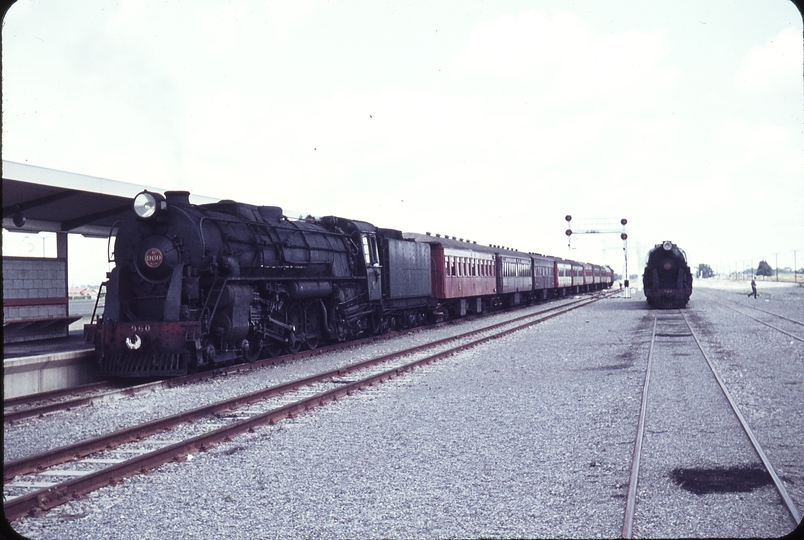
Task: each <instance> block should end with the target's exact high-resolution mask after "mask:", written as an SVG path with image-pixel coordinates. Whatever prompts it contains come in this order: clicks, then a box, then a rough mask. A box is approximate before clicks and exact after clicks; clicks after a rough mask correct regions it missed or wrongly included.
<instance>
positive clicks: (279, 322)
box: [85, 191, 432, 377]
mask: <svg viewBox="0 0 804 540" xmlns="http://www.w3.org/2000/svg"><path fill="white" fill-rule="evenodd" d="M114 261H115V267H114V269H113V270H112V271H111V272H110V273H109V275H108V280H107V281H106V282H105V283H104V287H105V289H106V303H105V309H104V312H103V315H102V316H101V317H99V318H97V319H96V318H95V316H94V315H93V322H92V323H91V324H89V325H86V327H85V339H86V341H87V342H89V343H91V344H94V345H95V348H96V350H97V351H98V356H99V363H100V371H101V373H102V374H103V375H106V376H130V377H143V376H171V375H182V374H185V373H187V372H188V371H193V370H196V369H199V368H202V367H208V366H214V365H220V364H225V363H231V362H236V361H254V360H256V359H257V358H258V357H260V356H261V355H263V354H264V355H269V356H277V355H279V354H282V353H284V352H297V351H298V350H299V349H300V348H302V347H305V348H310V349H312V348H315V347H317V346H318V344H319V342H320V341H321V340H345V339H348V338H351V337H353V336H356V335H359V334H361V333H363V332H366V331H370V332H375V333H381V332H383V331H386V330H388V329H393V328H405V327H407V326H410V325H414V324H420V323H422V322H424V320H425V319H426V318H427V316H428V313H429V308H430V306H431V303H432V300H431V298H430V289H431V283H430V262H429V261H430V252H429V246H428V245H426V244H417V243H415V242H413V241H409V240H405V239H403V238H402V234H401V232H400V231H395V230H392V229H379V228H376V227H374V226H373V225H371V224H369V223H365V222H360V221H354V220H348V219H343V218H337V217H332V216H330V217H324V218H313V217H309V216H308V218H306V219H300V220H290V219H288V218H287V217H285V216H284V215H283V214H282V210H281V208H279V207H273V206H255V205H249V204H242V203H235V202H234V201H228V200H224V201H220V202H218V203H213V204H204V205H193V204H191V203H190V200H189V193H188V192H183V191H173V192H170V191H168V192H166V193H165V194H164V196H162V195H161V194H159V193H152V192H148V191H144V192H142V193H140V194H139V195H137V197H135V199H134V203H133V211H132V212H131V213H130V215H129V216H128V217H127V218H126V219H125V220H124V221H123V222H122V223H121V224H120V225H119V228H118V230H117V234H116V239H115V244H114Z"/></svg>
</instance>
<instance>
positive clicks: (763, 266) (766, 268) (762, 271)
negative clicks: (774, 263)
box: [756, 261, 773, 276]
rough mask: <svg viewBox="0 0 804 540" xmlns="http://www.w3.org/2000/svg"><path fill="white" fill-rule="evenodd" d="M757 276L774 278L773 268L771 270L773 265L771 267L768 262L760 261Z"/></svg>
mask: <svg viewBox="0 0 804 540" xmlns="http://www.w3.org/2000/svg"><path fill="white" fill-rule="evenodd" d="M756 274H757V275H758V276H772V275H773V268H771V265H769V264H768V262H767V261H759V266H757V271H756Z"/></svg>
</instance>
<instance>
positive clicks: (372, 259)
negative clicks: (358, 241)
mask: <svg viewBox="0 0 804 540" xmlns="http://www.w3.org/2000/svg"><path fill="white" fill-rule="evenodd" d="M363 258H364V259H365V260H366V266H380V257H379V255H378V254H377V237H375V236H374V235H373V234H364V235H363Z"/></svg>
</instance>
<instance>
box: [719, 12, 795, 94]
mask: <svg viewBox="0 0 804 540" xmlns="http://www.w3.org/2000/svg"><path fill="white" fill-rule="evenodd" d="M801 66H802V49H801V31H800V30H794V29H792V28H785V29H784V30H782V31H781V32H780V33H779V34H778V35H777V36H776V37H774V38H771V39H769V40H768V41H767V42H766V43H765V45H764V46H761V47H754V48H752V49H751V50H750V51H749V52H748V54H747V55H746V56H745V58H744V59H743V62H742V64H741V65H740V68H739V69H738V70H737V73H736V74H735V78H734V83H735V85H736V87H737V90H738V91H739V92H742V93H745V94H749V95H755V94H768V93H772V92H775V91H779V90H790V89H797V91H798V92H800V91H801Z"/></svg>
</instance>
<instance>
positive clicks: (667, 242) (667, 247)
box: [662, 240, 673, 251]
mask: <svg viewBox="0 0 804 540" xmlns="http://www.w3.org/2000/svg"><path fill="white" fill-rule="evenodd" d="M662 247H663V248H664V250H665V251H670V250H671V249H673V242H671V241H670V240H665V241H664V243H662Z"/></svg>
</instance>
